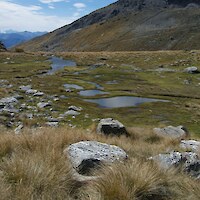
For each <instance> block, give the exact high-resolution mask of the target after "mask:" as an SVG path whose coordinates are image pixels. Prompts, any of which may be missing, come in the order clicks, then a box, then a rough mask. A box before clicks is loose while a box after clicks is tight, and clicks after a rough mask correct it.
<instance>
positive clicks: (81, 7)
mask: <svg viewBox="0 0 200 200" xmlns="http://www.w3.org/2000/svg"><path fill="white" fill-rule="evenodd" d="M73 6H74V7H75V8H77V9H83V8H85V7H86V5H85V4H84V3H74V4H73Z"/></svg>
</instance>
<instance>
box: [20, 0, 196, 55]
mask: <svg viewBox="0 0 200 200" xmlns="http://www.w3.org/2000/svg"><path fill="white" fill-rule="evenodd" d="M199 25H200V2H199V1H198V0H154V1H152V0H119V1H117V2H116V3H113V4H111V5H109V6H107V7H105V8H102V9H99V10H97V11H95V12H93V13H91V14H89V15H87V16H85V17H83V18H81V19H79V20H77V21H75V22H73V23H72V24H70V25H66V26H64V27H61V28H60V29H57V30H55V31H53V32H51V33H49V34H46V35H44V36H41V37H39V38H35V39H33V40H31V41H29V42H26V43H24V44H22V45H20V47H21V48H24V49H25V50H29V51H38V50H41V51H130V50H166V49H200V42H198V41H200V35H199V31H200V26H199Z"/></svg>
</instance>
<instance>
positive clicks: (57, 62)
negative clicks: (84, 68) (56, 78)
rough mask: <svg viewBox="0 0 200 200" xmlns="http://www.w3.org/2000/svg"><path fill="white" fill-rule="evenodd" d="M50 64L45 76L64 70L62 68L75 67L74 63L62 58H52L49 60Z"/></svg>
mask: <svg viewBox="0 0 200 200" xmlns="http://www.w3.org/2000/svg"><path fill="white" fill-rule="evenodd" d="M49 61H50V62H52V64H51V69H50V70H49V71H48V72H47V74H53V73H55V72H56V71H58V70H60V69H64V67H76V66H77V65H76V62H74V61H72V60H64V59H62V58H58V57H56V56H52V57H51V58H50V59H49Z"/></svg>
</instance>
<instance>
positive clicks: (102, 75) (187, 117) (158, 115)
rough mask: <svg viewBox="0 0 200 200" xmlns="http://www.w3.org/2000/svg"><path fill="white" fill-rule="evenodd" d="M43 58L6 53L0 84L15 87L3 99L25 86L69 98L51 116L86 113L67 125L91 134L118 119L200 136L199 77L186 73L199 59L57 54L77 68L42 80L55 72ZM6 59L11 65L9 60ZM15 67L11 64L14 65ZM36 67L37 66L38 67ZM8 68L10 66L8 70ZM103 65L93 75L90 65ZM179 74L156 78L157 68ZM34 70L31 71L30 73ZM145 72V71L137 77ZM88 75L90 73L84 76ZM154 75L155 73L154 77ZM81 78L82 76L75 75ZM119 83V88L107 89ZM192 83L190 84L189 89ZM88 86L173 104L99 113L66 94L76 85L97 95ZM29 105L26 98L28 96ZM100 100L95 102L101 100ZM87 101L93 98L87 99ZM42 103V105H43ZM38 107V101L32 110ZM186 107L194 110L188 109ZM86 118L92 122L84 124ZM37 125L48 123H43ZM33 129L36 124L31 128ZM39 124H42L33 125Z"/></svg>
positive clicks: (165, 54) (166, 54)
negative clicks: (73, 110) (72, 110)
mask: <svg viewBox="0 0 200 200" xmlns="http://www.w3.org/2000/svg"><path fill="white" fill-rule="evenodd" d="M43 55H44V54H40V53H38V54H27V53H20V54H16V53H1V54H0V71H1V73H0V78H1V79H6V80H8V81H9V83H11V84H13V88H9V89H6V88H1V89H0V97H4V96H10V95H12V94H14V93H15V91H18V92H19V86H20V85H27V84H31V85H32V86H33V88H34V89H37V90H39V91H42V92H45V94H48V95H55V94H56V95H58V96H60V95H65V96H67V97H68V98H67V99H60V100H59V101H57V102H53V108H55V109H56V110H57V111H58V112H57V113H55V114H52V113H51V112H50V111H48V110H46V111H45V109H44V111H45V112H46V113H49V114H51V115H54V117H57V116H58V115H59V114H61V113H64V112H65V111H66V110H67V108H68V106H69V105H76V106H80V107H82V108H83V111H82V112H81V115H80V116H77V117H76V118H75V119H72V118H71V117H68V118H66V119H65V120H64V121H63V124H65V123H68V121H69V120H71V122H70V123H71V124H73V125H76V126H78V127H84V128H88V127H90V126H91V125H92V124H93V119H97V118H103V117H113V118H116V119H118V120H120V121H122V122H123V123H124V124H125V125H126V126H129V127H131V126H135V125H139V126H147V127H148V126H151V127H152V126H165V125H179V124H183V125H185V126H187V128H188V129H189V130H190V131H191V132H192V133H194V134H195V135H198V134H200V129H199V126H198V123H199V111H198V109H195V108H193V107H192V106H191V105H193V104H197V105H199V98H200V93H199V87H200V86H199V85H198V84H199V82H200V80H199V79H200V74H186V73H183V72H182V71H183V70H184V69H185V68H186V67H187V66H188V65H189V66H192V65H196V66H199V65H200V60H199V57H200V53H199V52H198V51H197V52H196V53H195V54H191V53H190V52H185V51H158V52H115V53H111V52H102V53H98V52H97V53H58V54H57V56H62V57H64V58H65V59H72V60H74V61H76V62H77V64H78V66H77V67H74V68H72V67H70V68H68V67H66V68H65V69H64V70H61V71H58V72H57V73H55V74H54V75H51V76H38V73H39V72H40V71H41V70H47V69H49V68H50V63H49V62H47V61H46V60H47V59H48V57H47V55H46V56H43ZM7 57H9V58H10V59H9V60H8V59H7ZM11 61H12V62H14V63H10V62H11ZM36 61H37V62H36ZM4 62H8V64H4ZM96 63H103V64H104V65H103V66H101V67H98V68H96V69H93V70H88V69H89V68H90V65H94V64H96ZM161 65H162V66H163V67H164V68H171V69H174V70H178V72H156V71H153V70H156V69H158V66H161ZM30 68H31V70H29V69H30ZM135 69H140V71H135ZM84 70H87V71H84ZM149 70H151V71H149ZM74 72H79V74H78V75H77V74H74ZM113 80H115V81H116V82H117V84H113V85H112V84H106V83H107V82H108V81H113ZM184 80H190V81H191V84H189V85H186V84H184ZM89 82H95V83H97V84H100V85H101V86H103V87H104V90H105V91H106V92H109V94H107V95H102V97H113V96H122V95H124V96H139V97H151V98H158V99H166V100H169V101H170V102H169V103H158V102H157V103H147V104H143V105H140V106H137V107H132V108H116V109H100V108H98V106H97V105H96V104H91V103H87V102H84V101H83V100H82V98H83V97H80V96H79V95H78V91H77V90H73V92H71V93H67V92H66V91H65V88H64V86H63V85H64V84H65V83H68V84H77V85H80V86H82V87H83V88H84V89H95V86H94V85H93V84H91V83H89ZM24 97H25V100H26V96H25V95H24ZM99 97H100V96H96V97H91V98H99ZM86 98H88V97H86ZM38 101H39V100H38ZM36 103H37V100H36V101H35V102H33V103H30V105H34V104H36ZM187 104H191V105H190V106H189V107H188V106H186V105H187ZM85 114H87V115H88V116H89V117H88V118H85V117H84V116H85ZM38 122H39V123H41V124H44V123H45V120H44V119H42V118H38ZM27 123H28V124H32V123H31V122H30V123H29V122H27ZM34 123H37V118H36V120H35V121H34Z"/></svg>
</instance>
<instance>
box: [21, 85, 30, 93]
mask: <svg viewBox="0 0 200 200" xmlns="http://www.w3.org/2000/svg"><path fill="white" fill-rule="evenodd" d="M19 88H20V90H22V91H25V92H26V91H27V90H30V89H31V88H32V86H31V85H22V86H20V87H19Z"/></svg>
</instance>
